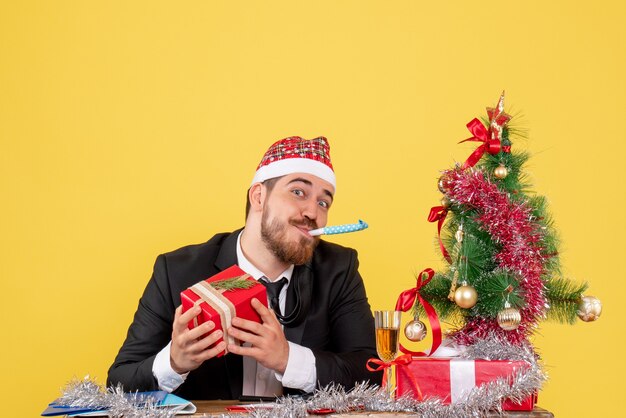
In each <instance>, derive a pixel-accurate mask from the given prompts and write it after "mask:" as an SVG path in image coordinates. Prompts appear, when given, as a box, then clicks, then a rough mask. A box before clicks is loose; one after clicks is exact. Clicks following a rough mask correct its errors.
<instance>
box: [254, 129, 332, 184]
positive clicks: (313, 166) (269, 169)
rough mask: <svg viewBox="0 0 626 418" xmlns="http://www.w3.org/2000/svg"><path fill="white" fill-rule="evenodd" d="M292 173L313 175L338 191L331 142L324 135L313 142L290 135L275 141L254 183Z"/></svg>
mask: <svg viewBox="0 0 626 418" xmlns="http://www.w3.org/2000/svg"><path fill="white" fill-rule="evenodd" d="M293 173H307V174H313V175H314V176H317V177H319V178H321V179H322V180H326V181H327V182H329V183H330V184H332V185H333V187H334V188H335V189H336V188H337V184H336V180H335V172H334V171H333V165H332V164H331V162H330V146H329V145H328V140H326V138H324V137H323V136H320V137H318V138H315V139H310V140H307V139H303V138H300V137H299V136H290V137H289V138H285V139H281V140H280V141H277V142H275V143H274V144H272V146H271V147H269V149H268V150H267V152H266V153H265V155H264V156H263V158H262V159H261V162H260V163H259V166H258V167H257V169H256V173H255V174H254V178H253V179H252V184H254V183H260V182H263V181H265V180H268V179H272V178H275V177H280V176H284V175H286V174H293Z"/></svg>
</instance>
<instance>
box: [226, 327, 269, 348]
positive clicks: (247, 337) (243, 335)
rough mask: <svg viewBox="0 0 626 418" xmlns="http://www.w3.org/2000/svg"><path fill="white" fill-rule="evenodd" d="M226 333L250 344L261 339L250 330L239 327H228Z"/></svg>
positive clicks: (257, 342)
mask: <svg viewBox="0 0 626 418" xmlns="http://www.w3.org/2000/svg"><path fill="white" fill-rule="evenodd" d="M228 333H229V334H230V335H231V336H232V337H234V338H236V339H238V340H239V341H243V342H245V343H250V344H252V345H258V344H259V343H260V342H261V341H262V338H261V337H259V336H258V335H255V334H252V333H250V332H246V331H242V330H240V329H237V328H233V327H230V328H228Z"/></svg>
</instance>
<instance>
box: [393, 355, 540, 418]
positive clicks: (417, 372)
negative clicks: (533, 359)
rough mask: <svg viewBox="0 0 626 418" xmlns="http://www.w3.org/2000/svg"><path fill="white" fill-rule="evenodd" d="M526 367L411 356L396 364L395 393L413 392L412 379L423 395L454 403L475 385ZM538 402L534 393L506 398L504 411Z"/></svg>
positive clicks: (524, 408)
mask: <svg viewBox="0 0 626 418" xmlns="http://www.w3.org/2000/svg"><path fill="white" fill-rule="evenodd" d="M527 367H528V363H526V362H524V361H509V360H492V361H489V360H464V359H456V358H433V357H426V358H424V357H422V358H415V357H414V358H413V361H412V362H410V363H409V364H407V365H404V366H397V368H396V384H397V395H398V396H402V395H404V394H406V393H413V390H412V387H414V386H413V383H412V382H413V379H415V382H416V383H417V384H418V385H419V388H420V390H421V391H422V395H423V396H424V398H425V399H426V398H429V397H438V398H440V399H442V401H443V402H444V403H445V404H450V403H456V402H458V401H459V400H461V399H463V397H464V396H466V395H467V394H468V392H469V391H470V390H471V389H472V388H474V387H477V386H480V385H482V384H485V383H488V382H491V381H493V380H496V379H498V378H501V377H505V378H506V377H507V376H512V375H513V374H514V373H516V372H517V371H519V370H523V369H525V368H527ZM536 403H537V395H536V394H534V395H532V396H529V397H528V398H526V399H524V400H523V401H522V402H521V403H520V404H517V403H515V402H513V401H511V400H509V399H505V400H503V402H502V409H503V410H505V411H530V410H532V409H533V407H534V406H535V404H536Z"/></svg>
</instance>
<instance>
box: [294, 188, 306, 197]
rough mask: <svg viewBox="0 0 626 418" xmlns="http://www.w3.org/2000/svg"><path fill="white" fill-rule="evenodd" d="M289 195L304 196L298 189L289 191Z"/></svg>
mask: <svg viewBox="0 0 626 418" xmlns="http://www.w3.org/2000/svg"><path fill="white" fill-rule="evenodd" d="M291 193H293V194H295V195H296V196H304V192H303V191H302V190H300V189H294V190H292V191H291Z"/></svg>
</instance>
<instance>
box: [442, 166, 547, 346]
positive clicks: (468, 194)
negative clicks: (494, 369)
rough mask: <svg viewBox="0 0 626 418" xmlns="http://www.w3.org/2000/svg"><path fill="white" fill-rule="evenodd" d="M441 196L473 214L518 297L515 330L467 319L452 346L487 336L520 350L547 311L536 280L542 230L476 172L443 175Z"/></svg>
mask: <svg viewBox="0 0 626 418" xmlns="http://www.w3.org/2000/svg"><path fill="white" fill-rule="evenodd" d="M444 175H445V178H446V181H447V182H448V185H449V189H448V191H447V196H448V197H449V199H450V200H451V201H452V202H454V203H455V204H457V205H460V206H461V207H462V208H464V209H465V210H473V211H476V213H477V216H476V220H477V222H478V224H479V226H480V227H481V229H483V230H484V231H486V232H488V233H489V234H490V235H491V237H492V239H493V240H494V242H496V243H497V244H499V245H501V248H500V251H499V252H498V253H497V254H496V255H495V260H496V262H497V263H498V265H499V267H500V268H502V269H505V270H508V271H510V272H511V273H513V274H515V276H517V277H518V279H519V287H520V289H521V293H522V294H523V296H524V302H525V304H524V306H523V307H522V308H521V309H520V313H521V316H522V320H521V323H520V325H519V327H518V328H517V329H515V330H512V331H505V330H503V329H502V328H500V327H499V325H498V323H497V321H496V320H495V319H493V318H483V317H469V318H468V320H467V322H466V324H465V326H464V327H463V328H462V329H460V330H459V331H457V332H456V333H455V334H454V338H455V340H456V341H458V342H460V343H461V344H464V345H470V344H473V343H475V342H477V341H480V340H481V339H483V338H485V337H486V336H487V335H489V334H496V335H499V336H501V337H503V338H505V339H506V340H508V341H510V342H512V343H515V344H523V343H525V342H526V341H527V337H528V336H529V335H530V334H531V333H532V331H533V330H534V328H535V327H536V325H537V322H538V321H539V320H540V319H543V318H544V317H545V312H546V309H547V307H548V305H547V303H546V297H545V294H544V291H545V286H544V283H543V281H542V280H541V276H542V274H543V272H544V267H543V266H544V263H545V261H546V256H545V255H544V252H543V251H542V250H543V248H542V238H543V234H542V230H541V227H540V225H539V223H537V222H533V220H534V219H533V215H532V208H531V207H530V206H529V205H528V204H527V203H525V202H523V201H514V200H512V199H510V197H509V196H508V194H507V193H506V192H504V191H501V190H500V189H499V188H498V186H497V185H495V184H494V183H492V182H491V181H490V179H489V177H488V176H486V175H485V174H484V173H483V172H482V171H480V170H474V169H470V170H462V169H460V168H456V169H453V170H449V171H447V172H446V173H445V174H444Z"/></svg>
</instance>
